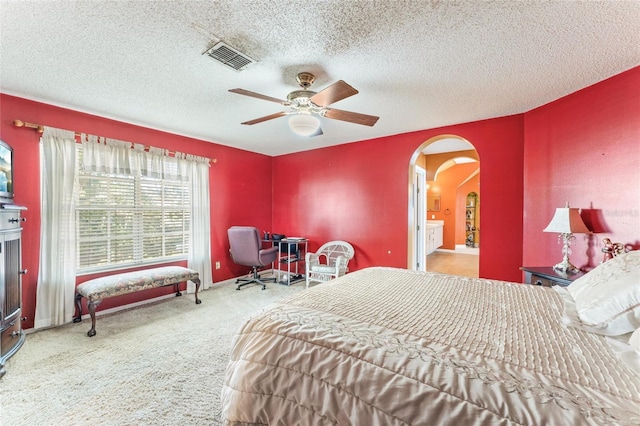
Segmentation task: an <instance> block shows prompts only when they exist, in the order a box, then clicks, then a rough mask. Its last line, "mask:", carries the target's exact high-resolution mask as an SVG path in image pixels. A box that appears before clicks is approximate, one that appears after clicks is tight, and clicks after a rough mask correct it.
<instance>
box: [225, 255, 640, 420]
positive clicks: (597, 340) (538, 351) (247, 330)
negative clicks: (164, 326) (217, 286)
mask: <svg viewBox="0 0 640 426" xmlns="http://www.w3.org/2000/svg"><path fill="white" fill-rule="evenodd" d="M639 253H640V252H631V253H628V255H629V256H627V254H625V255H623V256H619V257H617V258H615V259H613V260H611V261H609V262H607V263H605V264H603V265H601V266H599V267H598V268H596V269H594V270H593V271H592V272H590V273H588V274H586V275H585V277H588V279H585V280H582V281H581V282H579V283H581V285H577V286H575V287H574V288H572V289H568V288H556V287H554V288H549V287H539V286H534V285H526V284H519V283H509V282H503V281H496V280H487V279H473V278H465V277H458V276H452V275H445V274H437V273H429V272H427V273H425V272H415V271H408V270H402V269H395V268H389V267H373V268H367V269H363V270H359V271H356V272H353V273H350V274H348V275H345V276H343V277H341V278H338V279H336V280H334V281H332V282H329V283H326V284H323V285H320V286H317V287H314V288H312V289H310V290H306V291H302V292H299V293H296V294H294V295H292V296H291V297H289V298H287V299H286V300H283V301H281V302H279V303H276V304H272V305H270V306H268V307H267V308H265V309H263V310H261V311H260V312H258V313H256V314H255V315H254V316H252V317H251V318H250V319H249V320H248V321H247V322H246V323H245V325H244V326H243V327H242V328H241V330H239V332H238V334H237V336H236V337H235V339H234V343H233V348H232V353H231V360H230V362H229V365H228V368H227V372H226V377H225V380H224V386H223V389H222V414H223V417H224V420H225V422H226V423H227V424H245V423H250V424H271V425H322V424H335V425H350V424H353V425H407V424H412V425H448V424H455V425H509V424H523V425H578V424H579V425H583V424H593V425H603V424H616V425H626V424H640V367H638V365H640V362H638V358H640V342H636V341H640V335H639V334H640V332H634V330H635V329H636V328H638V326H640V305H639V304H638V303H640V302H639V301H638V298H640V280H638V279H639V277H640V275H639V273H640V256H639V255H638V254H639ZM618 259H623V261H622V262H618ZM615 262H618V263H619V264H620V263H622V266H619V265H617V266H616V267H615V268H617V269H619V270H622V272H619V271H618V272H616V270H615V268H614V263H615ZM605 265H611V266H610V267H608V270H607V268H604V266H605ZM621 268H622V269H621ZM625 268H626V269H625ZM621 275H623V277H622V278H620V276H621ZM616 280H617V281H616ZM620 280H622V281H623V284H619V283H618V282H619V281H620ZM634 280H635V281H634ZM613 281H616V283H615V284H611V283H612V282H613ZM576 282H578V280H576ZM585 282H586V284H585ZM572 286H574V284H572V285H571V286H570V287H572ZM612 288H613V290H612ZM597 291H600V293H601V294H599V295H598V294H596V293H597ZM616 292H617V293H616ZM625 292H626V293H625ZM587 299H588V300H587ZM572 303H573V305H572ZM594 303H595V305H596V306H607V308H606V309H604V310H603V309H600V308H595V309H593V305H594ZM589 306H591V311H589ZM612 306H613V307H612ZM614 310H617V311H616V312H615V313H613V314H612V311H614ZM585 313H586V314H592V316H591V317H589V316H588V315H585ZM598 315H600V318H598ZM603 315H604V316H607V315H609V316H608V317H607V318H605V321H604V323H603V321H601V320H602V316H603ZM632 342H636V344H638V347H637V350H636V348H635V347H634V346H632V345H631V343H632ZM634 354H635V355H634Z"/></svg>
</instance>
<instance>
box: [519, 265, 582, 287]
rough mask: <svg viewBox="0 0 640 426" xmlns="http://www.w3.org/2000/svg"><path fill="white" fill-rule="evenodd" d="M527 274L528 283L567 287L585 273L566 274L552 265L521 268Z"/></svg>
mask: <svg viewBox="0 0 640 426" xmlns="http://www.w3.org/2000/svg"><path fill="white" fill-rule="evenodd" d="M520 269H521V270H522V271H524V274H525V283H526V284H535V285H541V286H545V287H551V286H554V285H559V286H562V287H566V286H568V285H569V284H571V283H572V282H573V281H574V280H577V279H578V278H580V277H581V276H583V275H584V274H585V272H578V273H577V274H566V273H564V272H559V271H556V270H555V269H553V268H552V267H551V266H523V267H522V268H520Z"/></svg>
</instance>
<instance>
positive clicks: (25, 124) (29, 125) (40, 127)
mask: <svg viewBox="0 0 640 426" xmlns="http://www.w3.org/2000/svg"><path fill="white" fill-rule="evenodd" d="M13 125H14V126H16V127H24V128H26V129H34V130H35V131H36V132H38V133H39V134H42V133H43V132H44V126H43V125H41V124H35V123H29V122H27V121H22V120H13ZM75 135H76V137H80V136H82V134H81V133H78V132H75ZM149 148H150V146H149V145H145V146H144V149H145V151H148V150H149ZM169 154H170V155H174V156H175V154H176V153H175V152H174V151H169ZM209 160H210V161H211V162H212V163H217V162H218V159H217V158H209Z"/></svg>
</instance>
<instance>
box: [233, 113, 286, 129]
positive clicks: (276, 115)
mask: <svg viewBox="0 0 640 426" xmlns="http://www.w3.org/2000/svg"><path fill="white" fill-rule="evenodd" d="M283 115H287V113H286V112H284V111H281V112H276V113H275V114H271V115H265V116H264V117H260V118H256V119H253V120H249V121H245V122H244V123H240V124H246V125H249V126H250V125H252V124H258V123H262V122H263V121H267V120H273V119H274V118H278V117H282V116H283Z"/></svg>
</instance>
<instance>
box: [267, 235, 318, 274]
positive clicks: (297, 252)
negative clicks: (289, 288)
mask: <svg viewBox="0 0 640 426" xmlns="http://www.w3.org/2000/svg"><path fill="white" fill-rule="evenodd" d="M271 241H272V242H273V244H274V245H275V244H277V245H278V258H277V260H276V262H277V268H275V267H274V270H276V271H277V274H278V278H277V279H278V283H280V284H284V285H291V283H295V282H297V281H300V280H303V279H304V272H305V268H304V257H305V255H306V253H307V244H308V242H309V240H308V239H306V238H301V237H300V238H294V237H289V238H283V239H281V240H271ZM285 265H286V267H287V268H286V270H285V269H284V266H285Z"/></svg>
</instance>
